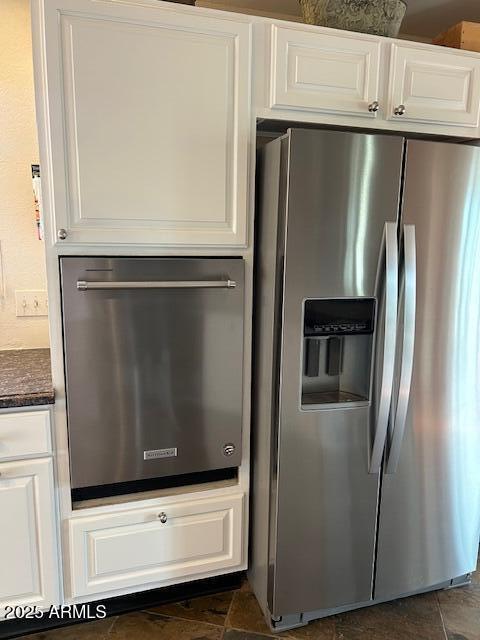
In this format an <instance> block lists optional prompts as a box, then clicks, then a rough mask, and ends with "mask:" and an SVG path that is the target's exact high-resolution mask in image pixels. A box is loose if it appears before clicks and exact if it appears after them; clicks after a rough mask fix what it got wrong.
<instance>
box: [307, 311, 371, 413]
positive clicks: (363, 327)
mask: <svg viewBox="0 0 480 640" xmlns="http://www.w3.org/2000/svg"><path fill="white" fill-rule="evenodd" d="M374 325H375V300H374V299H373V298H348V299H345V298H342V299H315V300H306V301H305V306H304V323H303V367H302V408H303V409H306V410H313V409H326V408H329V406H331V405H334V406H338V405H349V406H352V405H355V406H358V405H364V404H366V403H367V402H368V401H369V398H370V377H371V376H370V372H371V364H372V349H373V334H374Z"/></svg>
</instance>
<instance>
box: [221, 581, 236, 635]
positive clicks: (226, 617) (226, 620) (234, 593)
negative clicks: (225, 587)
mask: <svg viewBox="0 0 480 640" xmlns="http://www.w3.org/2000/svg"><path fill="white" fill-rule="evenodd" d="M239 591H240V589H235V591H234V592H233V593H232V598H231V600H230V604H229V605H228V610H227V615H226V616H225V620H224V621H223V628H224V629H226V628H227V624H228V618H229V617H230V611H231V610H232V605H233V601H234V599H235V596H236V595H237V593H238V592H239ZM224 635H225V633H224Z"/></svg>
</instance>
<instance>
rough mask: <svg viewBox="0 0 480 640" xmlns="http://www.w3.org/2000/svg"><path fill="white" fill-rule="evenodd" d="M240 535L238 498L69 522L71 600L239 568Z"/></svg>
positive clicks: (241, 522)
mask: <svg viewBox="0 0 480 640" xmlns="http://www.w3.org/2000/svg"><path fill="white" fill-rule="evenodd" d="M242 531H243V494H235V495H231V496H225V497H221V498H211V499H206V500H202V499H198V500H195V501H191V502H184V503H175V504H166V505H161V504H159V505H158V506H157V507H149V508H141V509H132V510H130V511H126V512H125V511H123V512H117V513H110V514H105V515H101V516H93V517H92V516H89V517H82V518H74V519H72V520H71V521H70V541H71V562H72V567H71V568H72V592H73V593H72V595H73V596H74V597H75V596H84V595H89V594H100V593H103V592H108V591H112V590H115V589H122V588H126V587H135V586H137V585H138V586H143V588H145V587H146V585H153V584H159V585H161V584H162V583H164V584H172V583H178V582H183V581H185V580H192V579H194V578H197V579H198V578H202V577H206V576H207V575H213V574H218V573H224V572H226V571H228V570H233V569H234V568H238V569H240V568H241V567H242V561H243V558H242V544H243V540H242V537H243V536H242ZM150 588H152V587H150Z"/></svg>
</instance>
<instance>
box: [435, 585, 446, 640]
mask: <svg viewBox="0 0 480 640" xmlns="http://www.w3.org/2000/svg"><path fill="white" fill-rule="evenodd" d="M435 600H436V601H437V607H438V613H439V614H440V620H441V621H442V628H443V635H444V636H445V640H448V633H447V628H446V627H445V620H444V619H443V612H442V607H441V605H440V599H439V597H438V593H435Z"/></svg>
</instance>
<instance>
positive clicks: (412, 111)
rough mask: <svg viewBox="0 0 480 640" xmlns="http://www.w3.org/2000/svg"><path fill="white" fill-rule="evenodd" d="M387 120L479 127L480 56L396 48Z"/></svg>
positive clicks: (401, 46)
mask: <svg viewBox="0 0 480 640" xmlns="http://www.w3.org/2000/svg"><path fill="white" fill-rule="evenodd" d="M391 47H392V49H391V59H390V85H389V97H388V107H387V119H389V120H399V121H401V120H406V121H412V122H430V123H436V124H440V125H442V124H445V125H458V126H463V127H478V124H479V106H480V55H478V54H475V53H466V52H464V51H462V52H460V51H453V50H451V49H450V50H447V51H445V50H444V49H441V48H440V47H437V48H436V49H433V48H424V47H421V46H417V45H412V44H410V43H408V44H398V43H396V44H392V45H391Z"/></svg>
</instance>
